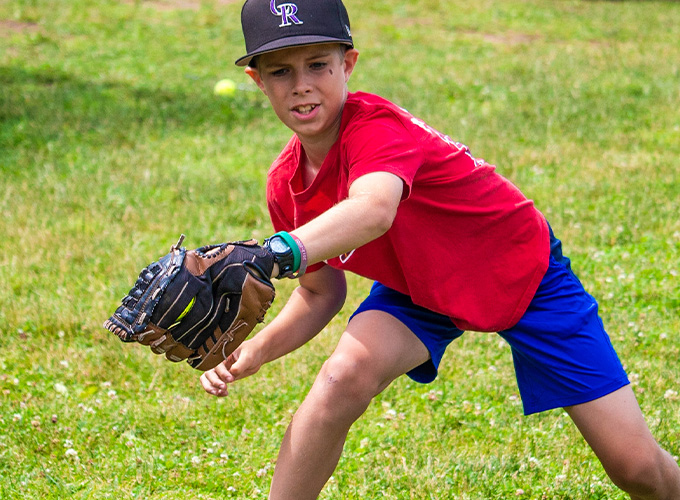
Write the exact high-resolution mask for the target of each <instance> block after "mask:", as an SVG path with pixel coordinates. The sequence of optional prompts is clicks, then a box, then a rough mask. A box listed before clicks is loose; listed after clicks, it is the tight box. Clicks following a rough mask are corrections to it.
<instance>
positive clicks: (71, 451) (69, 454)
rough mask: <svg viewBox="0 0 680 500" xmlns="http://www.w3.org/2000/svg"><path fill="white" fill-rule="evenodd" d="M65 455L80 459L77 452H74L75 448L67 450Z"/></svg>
mask: <svg viewBox="0 0 680 500" xmlns="http://www.w3.org/2000/svg"><path fill="white" fill-rule="evenodd" d="M64 454H65V455H66V456H67V457H74V458H78V452H77V451H76V450H74V449H73V448H69V449H68V450H66V452H65V453H64Z"/></svg>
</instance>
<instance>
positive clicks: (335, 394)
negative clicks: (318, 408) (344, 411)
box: [315, 353, 381, 411]
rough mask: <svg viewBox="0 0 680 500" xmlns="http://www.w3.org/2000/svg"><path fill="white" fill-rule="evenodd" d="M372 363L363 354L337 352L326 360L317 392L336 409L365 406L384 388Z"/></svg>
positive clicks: (320, 374)
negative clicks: (361, 355) (363, 357)
mask: <svg viewBox="0 0 680 500" xmlns="http://www.w3.org/2000/svg"><path fill="white" fill-rule="evenodd" d="M369 365H370V363H369V362H368V360H366V359H362V358H361V357H356V356H351V355H349V354H344V353H339V354H338V353H335V354H333V355H332V356H331V357H330V358H328V360H326V362H325V363H324V364H323V367H322V368H321V372H320V373H319V376H318V378H317V382H316V384H315V385H317V386H318V387H316V389H317V396H318V397H320V398H321V399H323V400H324V401H326V402H327V403H328V404H329V405H331V406H332V407H333V408H335V409H337V408H338V407H347V408H359V409H361V411H363V410H365V409H366V407H368V405H369V403H370V402H371V400H372V399H373V398H374V397H375V396H376V395H377V394H378V393H379V392H380V388H381V381H380V380H378V377H377V376H376V375H375V374H374V373H373V371H372V370H371V369H370V368H371V366H369Z"/></svg>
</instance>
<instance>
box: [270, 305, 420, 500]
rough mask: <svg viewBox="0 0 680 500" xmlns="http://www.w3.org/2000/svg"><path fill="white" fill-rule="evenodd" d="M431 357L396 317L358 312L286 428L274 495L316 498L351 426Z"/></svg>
mask: <svg viewBox="0 0 680 500" xmlns="http://www.w3.org/2000/svg"><path fill="white" fill-rule="evenodd" d="M429 357H430V354H429V352H428V350H427V349H426V347H425V346H424V344H423V343H422V342H421V341H420V340H419V339H418V338H417V337H416V336H415V335H414V334H413V332H412V331H411V330H409V329H408V328H407V327H406V326H405V325H404V324H403V323H401V322H400V321H398V320H397V319H395V318H394V317H393V316H391V315H389V314H387V313H385V312H382V311H376V310H370V311H365V312H363V313H361V314H358V315H357V316H355V317H354V318H353V319H352V321H350V323H349V325H348V326H347V330H346V331H345V333H344V334H343V335H342V337H341V339H340V342H339V343H338V346H337V347H336V349H335V351H334V352H333V354H332V355H331V356H330V358H329V359H328V360H327V361H326V362H325V363H324V365H323V367H322V368H321V371H320V372H319V375H318V376H317V378H316V381H315V382H314V385H313V386H312V388H311V390H310V392H309V394H308V395H307V397H306V398H305V400H304V401H303V403H302V405H300V408H299V409H298V411H297V412H296V413H295V416H294V417H293V420H292V422H291V423H290V425H289V427H288V429H287V431H286V434H285V436H284V438H283V443H282V444H281V449H280V451H279V457H278V460H277V462H276V468H275V470H274V479H273V480H272V485H271V491H270V495H269V498H270V499H271V500H292V499H294V500H305V499H314V498H317V496H318V495H319V493H320V491H321V489H322V488H323V486H324V485H325V484H326V481H328V478H329V477H330V476H331V474H332V473H333V471H334V470H335V467H336V465H337V463H338V460H339V458H340V454H341V453H342V448H343V446H344V443H345V438H346V436H347V433H348V431H349V428H350V427H351V425H352V424H353V423H354V422H355V421H356V420H357V419H358V418H359V417H360V416H361V415H362V414H363V413H364V411H365V410H366V408H367V407H368V405H369V404H370V402H371V400H372V399H373V398H374V397H375V396H376V395H377V394H379V393H380V392H381V391H382V390H383V389H385V388H386V387H387V386H388V385H389V384H390V383H391V382H392V381H393V380H394V379H395V378H397V377H398V376H400V375H402V374H404V373H406V372H407V371H409V370H412V369H413V368H415V367H417V366H419V365H421V364H422V363H424V362H426V361H427V360H428V359H429Z"/></svg>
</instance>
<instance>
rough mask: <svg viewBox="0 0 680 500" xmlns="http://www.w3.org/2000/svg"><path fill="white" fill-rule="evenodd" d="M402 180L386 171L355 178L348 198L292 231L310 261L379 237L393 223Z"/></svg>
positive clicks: (402, 188) (334, 255) (318, 259)
mask: <svg viewBox="0 0 680 500" xmlns="http://www.w3.org/2000/svg"><path fill="white" fill-rule="evenodd" d="M403 191H404V181H403V180H401V178H400V177H398V176H396V175H394V174H391V173H389V172H372V173H369V174H366V175H363V176H361V177H359V178H358V179H356V180H355V181H354V182H353V183H352V185H351V186H350V189H349V197H348V198H347V199H345V200H343V201H341V202H340V203H338V204H337V205H335V206H334V207H332V208H330V209H329V210H327V211H326V212H324V213H323V214H321V215H319V216H318V217H317V218H316V219H314V220H312V221H310V222H308V223H307V224H304V225H302V226H300V227H298V228H297V229H295V230H294V231H292V232H291V234H294V235H295V236H297V237H298V238H299V239H300V240H301V241H302V243H304V245H305V249H306V250H307V259H308V263H309V264H314V263H316V262H321V261H323V260H326V259H330V258H332V257H337V256H338V255H342V254H343V253H345V252H349V251H352V250H354V249H355V248H359V247H360V246H362V245H365V244H366V243H368V242H370V241H373V240H374V239H376V238H378V237H380V236H382V235H383V234H384V233H386V232H387V230H388V229H389V228H390V227H391V226H392V222H393V221H394V217H395V216H396V214H397V208H398V206H399V202H400V201H401V199H402V195H403Z"/></svg>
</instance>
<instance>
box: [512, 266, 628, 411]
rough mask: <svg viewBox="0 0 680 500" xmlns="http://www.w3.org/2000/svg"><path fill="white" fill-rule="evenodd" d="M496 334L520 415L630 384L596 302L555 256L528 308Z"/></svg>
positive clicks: (592, 397)
mask: <svg viewBox="0 0 680 500" xmlns="http://www.w3.org/2000/svg"><path fill="white" fill-rule="evenodd" d="M499 335H501V336H502V337H503V338H504V339H505V340H506V341H507V342H508V343H509V344H510V346H511V348H512V355H513V361H514V363H515V373H516V375H517V383H518V385H519V389H520V394H521V396H522V403H523V405H524V412H525V414H531V413H536V412H540V411H544V410H549V409H553V408H560V407H565V406H573V405H578V404H581V403H586V402H588V401H593V400H595V399H598V398H600V397H602V396H605V395H607V394H610V393H612V392H613V391H616V390H617V389H620V388H621V387H623V386H625V385H627V384H628V383H629V382H628V378H627V376H626V373H625V371H624V369H623V367H622V365H621V362H620V361H619V358H618V356H617V354H616V351H615V350H614V348H613V346H612V344H611V341H610V339H609V336H608V335H607V332H606V331H605V329H604V326H603V324H602V320H601V319H600V317H599V315H598V305H597V302H596V301H595V299H594V298H593V297H592V296H590V295H589V294H588V293H587V292H586V291H585V290H584V288H583V286H582V285H581V283H580V281H579V280H578V278H576V276H575V275H574V274H573V273H572V272H571V270H570V269H568V268H567V267H566V266H565V265H564V264H563V263H560V262H558V261H557V260H555V259H554V258H551V259H550V266H549V268H548V271H547V272H546V275H545V277H544V278H543V281H542V282H541V285H540V287H539V289H538V291H537V292H536V296H535V297H534V299H533V301H532V302H531V305H530V306H529V309H528V310H527V312H526V313H525V314H524V316H523V317H522V319H521V320H520V321H519V323H518V324H517V325H515V326H514V327H512V328H510V329H508V330H505V331H503V332H499Z"/></svg>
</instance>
